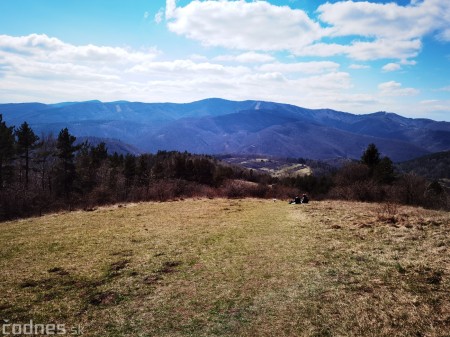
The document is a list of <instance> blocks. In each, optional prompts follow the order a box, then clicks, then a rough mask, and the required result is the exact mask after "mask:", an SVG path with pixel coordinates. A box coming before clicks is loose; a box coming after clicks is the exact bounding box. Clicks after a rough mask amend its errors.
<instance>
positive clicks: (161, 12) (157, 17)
mask: <svg viewBox="0 0 450 337" xmlns="http://www.w3.org/2000/svg"><path fill="white" fill-rule="evenodd" d="M163 17H164V9H163V8H161V9H160V10H159V11H158V12H157V13H156V14H155V18H154V20H155V22H156V23H157V24H160V23H161V22H162V20H163Z"/></svg>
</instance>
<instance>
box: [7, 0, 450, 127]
mask: <svg viewBox="0 0 450 337" xmlns="http://www.w3.org/2000/svg"><path fill="white" fill-rule="evenodd" d="M208 97H221V98H226V99H233V100H246V99H255V100H269V101H277V102H282V103H291V104H295V105H298V106H302V107H307V108H323V107H326V108H332V109H336V110H342V111H347V112H351V113H370V112H375V111H390V112H396V113H399V114H401V115H404V116H408V117H426V118H432V119H436V120H447V121H450V1H442V0H411V1H410V0H401V1H400V0H398V1H395V2H392V1H336V0H333V1H328V2H325V1H321V0H314V1H313V0H278V1H274V0H269V1H250V0H248V1H245V0H240V1H225V0H221V1H216V0H197V1H190V0H178V1H176V0H166V1H164V0H146V1H144V0H128V1H125V0H39V1H36V0H0V102H3V103H5V102H31V101H39V102H45V103H54V102H62V101H81V100H91V99H99V100H102V101H114V100H130V101H143V102H190V101H194V100H198V99H203V98H208Z"/></svg>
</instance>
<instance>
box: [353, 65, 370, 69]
mask: <svg viewBox="0 0 450 337" xmlns="http://www.w3.org/2000/svg"><path fill="white" fill-rule="evenodd" d="M349 68H350V69H369V68H370V66H368V65H366V64H351V65H349Z"/></svg>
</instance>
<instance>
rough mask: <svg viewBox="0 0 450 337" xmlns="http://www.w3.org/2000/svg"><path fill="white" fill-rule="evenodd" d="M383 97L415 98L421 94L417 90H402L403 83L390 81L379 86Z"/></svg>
mask: <svg viewBox="0 0 450 337" xmlns="http://www.w3.org/2000/svg"><path fill="white" fill-rule="evenodd" d="M378 89H379V90H380V95H381V96H414V95H417V94H419V90H417V89H415V88H402V85H401V83H398V82H395V81H389V82H384V83H380V84H379V85H378Z"/></svg>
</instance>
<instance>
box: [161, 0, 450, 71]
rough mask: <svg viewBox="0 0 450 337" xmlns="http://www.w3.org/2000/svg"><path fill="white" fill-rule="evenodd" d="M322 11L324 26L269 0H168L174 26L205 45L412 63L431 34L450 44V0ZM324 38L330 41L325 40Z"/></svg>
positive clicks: (343, 4) (345, 5)
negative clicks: (341, 41)
mask: <svg viewBox="0 0 450 337" xmlns="http://www.w3.org/2000/svg"><path fill="white" fill-rule="evenodd" d="M317 12H318V14H319V16H318V17H319V19H320V20H321V22H320V21H316V20H314V19H312V18H311V17H309V16H308V15H307V14H306V13H305V12H304V11H302V10H299V9H292V8H289V7H287V6H276V5H272V4H270V3H269V2H267V1H250V2H249V1H245V0H239V1H224V0H205V1H199V0H195V1H191V2H189V3H188V4H187V5H185V6H184V7H177V5H176V1H175V0H167V1H166V19H168V22H167V25H168V28H169V29H170V30H171V31H172V32H175V33H177V34H179V35H183V36H185V37H188V38H190V39H193V40H196V41H199V42H201V43H202V44H203V45H205V46H220V47H225V48H228V49H238V50H247V51H289V52H291V53H293V54H294V55H297V56H320V57H329V56H335V55H345V56H348V57H350V58H352V59H356V60H362V61H367V60H376V59H397V60H401V61H402V62H412V61H411V59H412V58H415V57H416V56H417V55H418V54H419V53H420V51H421V48H422V41H421V40H422V38H423V37H424V36H425V35H429V34H436V37H438V38H440V39H441V40H444V41H450V29H449V28H448V27H449V26H450V14H448V13H450V2H449V1H441V0H423V1H413V2H411V4H409V5H406V6H401V5H398V4H396V3H393V2H392V3H387V4H382V3H372V2H367V1H358V2H353V1H338V2H334V3H326V4H323V5H321V6H319V7H318V10H317ZM355 36H356V37H358V38H357V39H354V40H353V41H349V42H348V43H345V44H338V43H334V42H333V39H334V38H336V37H352V38H354V37H355ZM324 37H327V38H329V39H330V42H329V43H325V42H323V40H322V38H324Z"/></svg>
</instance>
